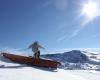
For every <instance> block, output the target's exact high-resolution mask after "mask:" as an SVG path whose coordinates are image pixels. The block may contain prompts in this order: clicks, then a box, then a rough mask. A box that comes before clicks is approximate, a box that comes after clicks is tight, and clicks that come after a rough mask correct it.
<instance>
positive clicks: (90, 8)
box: [82, 1, 98, 20]
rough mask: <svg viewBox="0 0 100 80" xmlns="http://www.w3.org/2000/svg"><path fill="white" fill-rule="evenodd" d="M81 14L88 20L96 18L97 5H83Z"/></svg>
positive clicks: (91, 2) (90, 2) (89, 3)
mask: <svg viewBox="0 0 100 80" xmlns="http://www.w3.org/2000/svg"><path fill="white" fill-rule="evenodd" d="M82 14H83V15H85V16H86V17H87V18H88V19H90V20H92V19H94V18H95V17H97V14H98V5H97V3H96V2H93V1H89V2H88V3H85V4H83V9H82Z"/></svg>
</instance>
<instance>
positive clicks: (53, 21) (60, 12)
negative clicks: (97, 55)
mask: <svg viewBox="0 0 100 80" xmlns="http://www.w3.org/2000/svg"><path fill="white" fill-rule="evenodd" d="M85 1H87V0H83V2H82V0H0V48H16V49H24V48H27V47H28V45H30V44H31V43H33V42H34V41H36V40H37V41H39V42H40V44H41V45H43V46H44V47H46V48H47V49H66V48H100V44H99V43H100V15H99V16H96V17H95V18H94V19H93V20H91V21H88V22H86V20H87V18H86V17H85V15H81V10H82V6H81V5H82V4H83V3H85ZM96 1H98V3H100V1H99V0H96ZM99 5H100V4H99ZM99 9H100V8H99Z"/></svg>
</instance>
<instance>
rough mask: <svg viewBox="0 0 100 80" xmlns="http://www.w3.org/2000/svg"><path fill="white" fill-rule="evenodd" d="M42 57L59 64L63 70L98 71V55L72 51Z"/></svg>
mask: <svg viewBox="0 0 100 80" xmlns="http://www.w3.org/2000/svg"><path fill="white" fill-rule="evenodd" d="M42 57H44V58H49V59H53V60H56V61H59V62H61V63H62V66H61V68H64V69H85V70H87V69H93V70H100V54H95V53H90V52H86V51H80V50H72V51H69V52H64V53H57V54H47V55H42Z"/></svg>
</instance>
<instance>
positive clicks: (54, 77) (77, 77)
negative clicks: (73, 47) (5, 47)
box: [0, 51, 100, 80]
mask: <svg viewBox="0 0 100 80" xmlns="http://www.w3.org/2000/svg"><path fill="white" fill-rule="evenodd" d="M75 52H77V51H74V55H72V54H73V52H70V54H71V55H70V57H73V58H71V60H73V59H76V56H77V54H75ZM77 53H78V52H77ZM81 53H83V52H81ZM84 53H85V54H86V55H87V57H88V58H89V60H88V61H87V59H86V56H83V57H85V60H86V62H84V63H83V62H82V63H81V62H80V63H79V62H78V63H72V62H73V61H72V62H66V61H64V60H63V63H64V66H65V67H62V68H59V69H58V70H57V71H51V70H48V69H43V68H35V67H30V66H27V65H20V64H16V63H12V62H11V61H9V60H7V59H5V58H4V57H2V56H0V80H100V70H99V69H100V64H99V63H100V60H99V56H100V55H99V54H93V53H86V52H84ZM65 55H67V58H68V56H69V55H68V54H65V53H64V57H66V56H65ZM79 55H80V53H78V59H77V60H79V59H80V60H81V61H82V59H84V58H79V57H80V56H79ZM81 55H82V54H81ZM49 57H52V56H50V55H49ZM54 57H55V58H56V57H57V56H56V55H53V57H52V58H54ZM81 57H82V56H81ZM57 60H62V59H58V58H57ZM65 60H67V59H65ZM97 66H98V67H97ZM71 67H72V68H71ZM82 67H84V68H82ZM88 67H89V68H88ZM94 67H95V68H94ZM70 68H71V70H70Z"/></svg>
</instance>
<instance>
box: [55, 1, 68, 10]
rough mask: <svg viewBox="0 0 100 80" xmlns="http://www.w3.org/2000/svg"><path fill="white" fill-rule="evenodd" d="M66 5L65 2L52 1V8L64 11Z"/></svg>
mask: <svg viewBox="0 0 100 80" xmlns="http://www.w3.org/2000/svg"><path fill="white" fill-rule="evenodd" d="M67 5H68V4H67V0H54V6H55V7H56V8H57V9H59V10H64V9H66V8H67Z"/></svg>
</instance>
